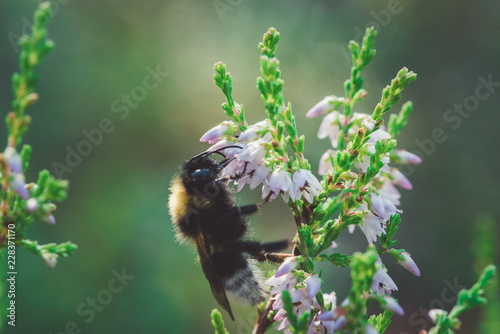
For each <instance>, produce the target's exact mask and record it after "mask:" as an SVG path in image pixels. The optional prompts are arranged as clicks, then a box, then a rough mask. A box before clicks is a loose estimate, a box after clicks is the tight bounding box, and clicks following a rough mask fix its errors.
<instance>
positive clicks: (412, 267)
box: [397, 252, 420, 276]
mask: <svg viewBox="0 0 500 334" xmlns="http://www.w3.org/2000/svg"><path fill="white" fill-rule="evenodd" d="M401 255H402V256H403V258H404V260H400V259H398V260H397V262H398V264H400V265H401V266H403V267H404V268H405V269H406V270H408V271H409V272H411V273H412V274H413V275H415V276H420V270H419V269H418V267H417V264H416V263H415V261H413V259H412V258H411V256H410V254H409V253H408V252H402V253H401Z"/></svg>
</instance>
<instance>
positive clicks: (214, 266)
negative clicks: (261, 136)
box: [168, 145, 289, 321]
mask: <svg viewBox="0 0 500 334" xmlns="http://www.w3.org/2000/svg"><path fill="white" fill-rule="evenodd" d="M235 147H236V148H241V147H239V146H234V145H232V146H225V147H222V148H220V149H218V150H215V151H206V152H203V153H200V154H198V155H196V156H194V157H193V158H191V159H190V160H188V161H187V162H186V163H185V164H184V165H183V166H182V172H181V174H180V175H178V176H176V177H174V179H173V181H172V184H171V187H170V197H169V203H168V206H169V210H170V215H171V217H172V222H173V224H174V227H175V229H176V232H177V238H178V239H179V240H181V241H183V240H190V241H193V242H194V244H195V245H196V248H197V251H198V256H199V261H200V263H201V267H202V270H203V273H204V274H205V277H206V278H207V280H208V282H209V283H210V288H211V289H212V294H213V296H214V298H215V300H216V301H217V302H218V303H219V305H220V306H221V307H222V308H224V309H225V310H226V311H227V312H228V313H229V315H230V316H231V319H232V320H233V321H234V316H233V312H232V311H231V306H230V304H229V301H228V298H227V296H228V295H230V296H232V297H233V298H234V299H236V300H237V301H238V302H240V303H244V304H250V305H251V306H255V305H257V304H258V303H260V302H262V301H264V300H266V299H267V295H268V292H267V289H266V288H265V287H264V285H263V280H262V275H261V273H260V271H259V269H258V268H257V266H256V265H255V262H256V261H260V262H263V261H271V262H274V263H280V262H283V260H284V259H285V258H286V257H287V256H289V255H288V254H280V253H274V252H277V251H280V250H283V249H285V248H287V247H288V246H289V242H288V241H287V240H283V241H277V242H269V243H260V242H256V241H250V240H245V239H244V237H245V235H246V233H247V230H248V227H247V222H246V220H245V217H244V216H246V215H250V214H252V213H255V212H256V211H257V210H258V209H259V208H260V207H261V206H262V205H264V203H265V202H267V200H265V201H264V202H262V203H259V204H251V205H245V206H237V205H236V204H235V202H234V199H233V198H232V195H231V190H230V189H229V186H228V183H229V181H231V180H236V179H238V178H239V176H238V175H235V176H232V177H228V176H221V171H222V170H223V169H224V167H226V166H227V164H228V163H229V162H230V161H231V159H226V156H225V155H224V154H223V153H222V152H221V151H223V150H224V149H227V148H235ZM213 154H218V155H221V156H222V157H223V160H222V161H216V160H214V159H212V158H210V156H211V155H213Z"/></svg>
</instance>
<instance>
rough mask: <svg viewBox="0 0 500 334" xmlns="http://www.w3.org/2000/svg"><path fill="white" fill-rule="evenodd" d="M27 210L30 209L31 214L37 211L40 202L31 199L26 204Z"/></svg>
mask: <svg viewBox="0 0 500 334" xmlns="http://www.w3.org/2000/svg"><path fill="white" fill-rule="evenodd" d="M26 208H27V209H28V211H29V212H34V211H36V209H38V201H37V200H36V199H34V198H30V199H29V200H28V201H27V202H26Z"/></svg>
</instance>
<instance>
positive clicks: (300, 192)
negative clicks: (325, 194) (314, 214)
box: [293, 169, 323, 203]
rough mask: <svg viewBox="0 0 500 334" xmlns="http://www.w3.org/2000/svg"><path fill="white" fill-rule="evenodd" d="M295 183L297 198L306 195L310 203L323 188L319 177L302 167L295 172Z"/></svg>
mask: <svg viewBox="0 0 500 334" xmlns="http://www.w3.org/2000/svg"><path fill="white" fill-rule="evenodd" d="M293 185H294V192H295V196H296V199H299V198H301V197H302V196H304V198H305V199H306V200H307V201H308V202H309V203H312V202H313V201H314V196H318V195H319V192H320V191H321V190H323V188H322V187H321V183H319V181H318V179H316V177H315V176H314V175H313V174H312V173H311V172H310V171H308V170H307V169H301V170H299V171H298V172H295V174H293Z"/></svg>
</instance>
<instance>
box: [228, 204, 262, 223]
mask: <svg viewBox="0 0 500 334" xmlns="http://www.w3.org/2000/svg"><path fill="white" fill-rule="evenodd" d="M259 209H260V206H259V205H258V204H249V205H244V206H234V207H232V208H231V209H230V210H229V211H228V212H227V213H226V214H225V215H224V217H222V219H221V221H233V220H234V218H236V217H238V216H239V215H251V214H252V213H255V212H257V211H258V210H259Z"/></svg>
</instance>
